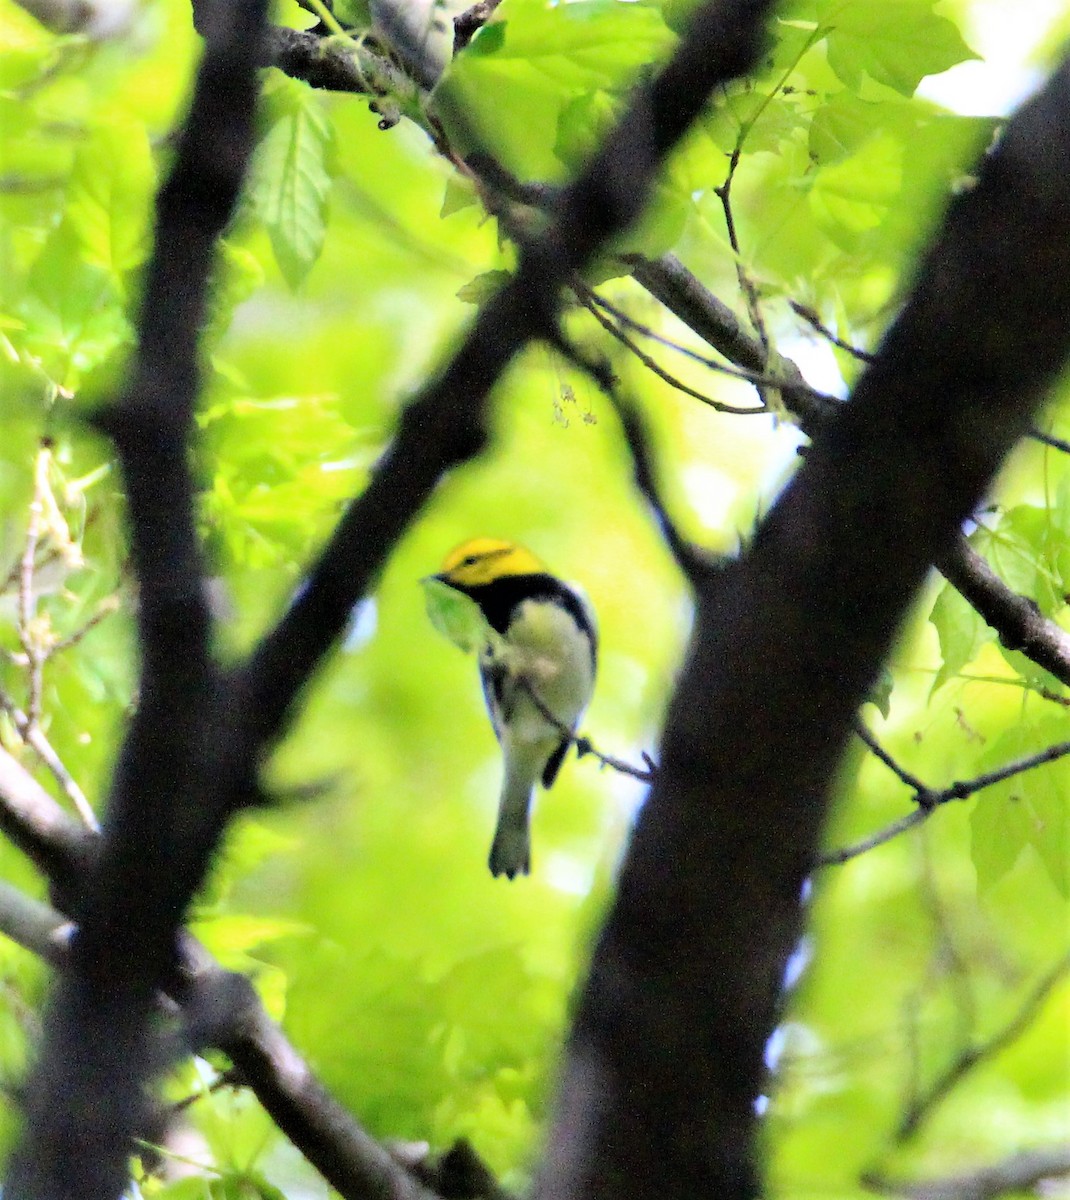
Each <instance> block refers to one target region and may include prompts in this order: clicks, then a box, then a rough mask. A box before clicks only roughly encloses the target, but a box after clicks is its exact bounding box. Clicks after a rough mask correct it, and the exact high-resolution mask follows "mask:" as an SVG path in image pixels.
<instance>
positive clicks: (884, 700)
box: [863, 667, 895, 720]
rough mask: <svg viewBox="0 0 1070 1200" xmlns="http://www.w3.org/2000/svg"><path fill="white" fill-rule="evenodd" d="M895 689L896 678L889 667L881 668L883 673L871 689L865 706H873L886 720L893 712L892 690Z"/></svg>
mask: <svg viewBox="0 0 1070 1200" xmlns="http://www.w3.org/2000/svg"><path fill="white" fill-rule="evenodd" d="M894 687H895V676H894V675H893V674H892V672H891V671H890V670H889V669H888V668H887V667H881V673H880V675H879V676H878V677H877V681H876V683H874V685H873V686H872V687H871V688H870V689H869V695H868V696H867V697H866V698H865V700H864V701H863V703H864V704H872V705H873V706H874V707H875V708H876V710H877V712H879V713H880V715H881V716H882V717H884V719H885V720H887V719H888V716H889V715H890V714H891V711H892V690H893V688H894Z"/></svg>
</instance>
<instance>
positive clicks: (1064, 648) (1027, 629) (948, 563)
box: [939, 538, 1070, 684]
mask: <svg viewBox="0 0 1070 1200" xmlns="http://www.w3.org/2000/svg"><path fill="white" fill-rule="evenodd" d="M939 567H940V572H941V574H942V575H943V576H944V578H945V579H946V580H947V581H948V583H950V584H951V586H952V587H954V588H955V589H956V590H957V591H959V592H961V593H962V595H963V596H964V597H965V598H966V599H967V600H968V601H969V602H970V604H972V605H973V607H974V608H975V609H976V610H977V612H978V613H980V615H981V616H982V617H983V618H984V619H985V620H986V621H987V622H988V624H989V625H991V626H992V628H993V629H994V630H995V631H996V632H997V633H998V634H999V640H1000V642H1001V643H1002V644H1003V645H1004V646H1006V647H1007V649H1008V650H1020V651H1021V652H1022V653H1023V654H1024V655H1025V656H1026V657H1027V658H1029V659H1031V660H1032V661H1033V662H1035V663H1036V664H1037V666H1038V667H1043V668H1044V670H1045V671H1050V672H1051V674H1052V675H1054V676H1055V678H1056V679H1058V680H1059V682H1060V683H1065V684H1070V633H1067V632H1066V631H1065V630H1064V629H1062V628H1061V627H1060V626H1059V625H1057V624H1056V623H1055V622H1054V621H1049V620H1048V619H1047V618H1046V617H1045V616H1044V615H1043V614H1042V613H1041V611H1040V609H1038V608H1037V606H1036V603H1035V602H1034V601H1033V600H1030V599H1029V597H1028V596H1019V595H1018V594H1017V592H1013V591H1011V589H1010V588H1009V587H1007V585H1006V584H1005V583H1004V582H1003V580H1001V579H1000V578H999V576H998V575H997V574H996V573H995V571H993V570H992V568H991V567H990V566H989V565H988V563H986V562H985V560H984V559H983V558H982V557H981V555H980V554H978V553H977V551H976V550H974V548H973V547H972V546H971V545H970V543H969V542H968V541H967V540H966V539H965V538H960V539H959V540H958V541H957V542H956V543H955V545H954V546H953V547H952V550H951V552H950V554H946V555H944V557H943V558H942V559H941V560H940V563H939Z"/></svg>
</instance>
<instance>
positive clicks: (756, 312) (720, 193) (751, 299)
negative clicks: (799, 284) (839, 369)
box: [713, 127, 769, 355]
mask: <svg viewBox="0 0 1070 1200" xmlns="http://www.w3.org/2000/svg"><path fill="white" fill-rule="evenodd" d="M748 131H749V127H748ZM746 132H747V131H741V132H740V137H739V140H738V141H737V142H736V145H735V148H734V149H733V151H732V154H731V156H730V157H729V160H728V174H727V175H726V176H725V181H724V183H722V184H721V186H720V187H716V188H714V189H713V191H714V194H715V195H716V196H717V198H718V199H719V200H720V202H721V208H722V209H723V210H724V223H725V228H726V229H727V231H728V241H729V244H730V245H731V247H732V253H733V255H734V257H735V264H736V278H737V279H738V280H739V288H740V291H741V292H742V293H743V297H744V299H745V300H746V302H747V313H748V315H749V316H750V319H751V324H752V325H753V326H754V331H755V333H757V335H758V340H759V341H760V342H761V344H762V346H763V347H764V349H765V352H766V354H767V355H768V353H769V333H768V331H767V330H766V328H765V319H764V317H763V316H762V309H761V304H760V302H759V299H758V288H757V287H756V286H755V283H754V280H753V279H751V277H750V275H749V274H748V273H747V270H746V268H745V267H744V266H743V257H742V255H741V254H740V249H739V235H738V234H737V233H736V221H735V217H734V215H733V213H732V183H733V181H734V179H735V176H736V169H737V168H738V166H739V163H740V158H741V156H742V150H743V140H744V138H745V137H746Z"/></svg>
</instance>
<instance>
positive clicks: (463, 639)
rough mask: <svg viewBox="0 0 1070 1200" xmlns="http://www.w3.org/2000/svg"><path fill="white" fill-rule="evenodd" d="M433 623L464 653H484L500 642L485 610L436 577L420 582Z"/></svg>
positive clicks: (428, 613)
mask: <svg viewBox="0 0 1070 1200" xmlns="http://www.w3.org/2000/svg"><path fill="white" fill-rule="evenodd" d="M420 582H421V583H422V585H423V589H424V603H425V605H426V606H427V615H428V616H429V617H430V618H431V624H432V625H434V627H435V628H436V629H437V630H438V631H439V633H441V634H442V635H443V636H444V637H447V638H449V640H450V641H451V642H452V643H453V644H454V645H455V646H456V647H458V649H460V650H462V651H463V652H464V653H465V654H472V653H474V652H476V651H478V650H482V649H483V647H484V646H486V645H487V644H488V643H490V644H491V645H494V644H495V643H497V642H499V641H500V640H501V639H500V637H499V636H498V634H497V633H495V632H494V630H493V629H491V627H490V626H489V625H488V624H487V619H486V617H484V615H483V611H482V609H481V608H480V607H479V605H478V604H477V603H476V602H475V601H474V600H473V599H472V598H471V597H470V596H466V595H465V594H464V592H459V591H457V589H456V588H452V587H450V586H449V584H448V583H443V582H442V580H441V579H436V578H435V577H434V576H433V575H432V576H429V577H428V578H427V579H422V580H421V581H420Z"/></svg>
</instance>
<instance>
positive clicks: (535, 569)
mask: <svg viewBox="0 0 1070 1200" xmlns="http://www.w3.org/2000/svg"><path fill="white" fill-rule="evenodd" d="M434 578H435V579H437V580H439V581H440V582H442V583H444V584H446V585H447V586H448V587H450V588H453V589H455V590H456V591H458V592H462V593H463V594H464V595H466V596H468V597H469V598H470V599H472V600H474V601H475V603H476V604H478V605H479V608H480V610H481V612H482V614H483V617H484V619H485V620H486V623H487V625H489V626H490V628H491V629H492V630H494V632H495V633H497V634H498V635H499V637H497V638H496V639H494V644H491V642H490V640H489V639H488V641H487V644H486V645H484V646H483V648H482V650H481V651H480V655H479V673H480V676H481V678H482V680H483V694H484V696H485V697H486V701H487V708H488V710H489V711H490V719H491V723H492V724H493V726H494V732H495V733H496V734H497V736H498V741H499V742H500V743H501V747H502V755H503V757H504V760H505V772H504V779H503V782H502V794H501V802H500V805H499V809H498V826H497V829H496V830H495V833H494V842H493V844H492V845H491V848H490V870H491V874H492V875H505V876H506V877H507V878H509V879H512V878H513V877H514V876H515V875H518V874H520V875H526V874H528V872H529V871H530V870H531V849H530V839H529V833H528V821H529V810H530V807H531V796H532V792H533V790H534V788H535V783H536V781H537V780H540V779H541V781H542V786H543V787H544V788H548V787H549V786H550V785H551V784H552V783H553V781H554V779H555V778H556V777H557V772H558V770H559V769H560V767H561V763H562V761H563V760H564V757H565V754H566V753H567V751H568V748H569V745H570V744H571V738H572V736H573V734H574V733H575V730H576V726H577V724H578V723H579V720H580V717H581V716H582V715H583V711H584V709H585V708H586V707H587V704H588V701H589V700H590V698H591V692H592V691H593V689H594V675H595V663H596V659H597V650H598V635H597V633H596V630H595V621H594V614H593V613H592V611H591V609H590V607H589V606H588V604H587V602H586V601H585V600H584V598H583V596H582V595H581V594H580V593H579V592H578V591H577V590H576V589H575V588H573V587H571V586H570V585H569V584H567V583H563V582H562V581H561V580H560V579H557V578H556V577H555V576H553V575H551V574H550V573H549V572H548V571H547V570H546V568H545V567H544V566H543V564H542V563H541V562H540V561H539V560H538V559H537V558H536V557H535V555H534V554H532V553H531V552H530V551H529V550H525V549H524V547H523V546H518V545H516V544H515V543H513V542H507V541H500V540H498V539H496V538H474V539H472V540H471V541H468V542H465V543H464V544H463V545H460V546H458V547H457V548H456V549H455V550H453V551H451V553H450V554H448V555H447V556H446V561H445V562H444V563H443V566H442V572H441V574H439V575H436V576H434Z"/></svg>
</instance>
